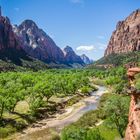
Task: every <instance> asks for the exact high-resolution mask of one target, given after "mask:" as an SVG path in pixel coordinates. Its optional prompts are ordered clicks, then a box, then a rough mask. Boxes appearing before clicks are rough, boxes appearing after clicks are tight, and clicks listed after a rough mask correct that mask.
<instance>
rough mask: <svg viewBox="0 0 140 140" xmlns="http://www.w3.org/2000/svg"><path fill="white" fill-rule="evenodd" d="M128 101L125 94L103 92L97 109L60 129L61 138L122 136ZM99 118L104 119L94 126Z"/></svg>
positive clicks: (100, 139) (103, 139)
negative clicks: (101, 122)
mask: <svg viewBox="0 0 140 140" xmlns="http://www.w3.org/2000/svg"><path fill="white" fill-rule="evenodd" d="M129 101H130V98H129V97H127V96H122V95H115V94H109V93H106V94H104V95H103V96H102V97H101V99H100V103H99V107H98V109H97V110H93V111H89V112H87V113H85V114H84V115H83V116H82V117H81V118H80V119H79V120H78V121H77V122H75V123H73V124H71V125H69V126H67V127H65V128H64V129H63V130H62V134H61V138H62V140H69V139H70V140H71V139H72V140H75V139H79V138H81V140H82V139H83V140H92V139H95V140H113V139H115V137H119V134H120V135H121V137H122V136H123V135H124V131H125V128H126V125H127V120H128V110H129V109H128V108H129ZM101 120H104V122H103V124H101V125H99V126H96V124H97V123H98V122H100V121H101ZM116 122H118V123H116ZM82 132H83V133H82Z"/></svg>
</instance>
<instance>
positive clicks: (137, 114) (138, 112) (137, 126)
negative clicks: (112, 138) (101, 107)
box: [125, 67, 140, 140]
mask: <svg viewBox="0 0 140 140" xmlns="http://www.w3.org/2000/svg"><path fill="white" fill-rule="evenodd" d="M138 73H140V68H138V67H134V68H129V69H128V71H127V76H128V79H129V84H130V87H131V93H130V96H131V102H130V109H129V119H128V122H129V123H128V125H127V129H126V133H125V140H139V139H140V91H139V90H137V89H135V82H134V81H135V75H136V74H138Z"/></svg>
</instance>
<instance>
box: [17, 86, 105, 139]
mask: <svg viewBox="0 0 140 140" xmlns="http://www.w3.org/2000/svg"><path fill="white" fill-rule="evenodd" d="M105 91H106V88H105V87H104V86H99V87H98V90H97V91H94V92H92V93H91V96H90V97H88V98H85V99H83V100H81V101H79V102H81V103H84V104H85V106H83V107H82V108H80V109H77V111H75V112H74V113H71V114H69V115H68V116H67V117H64V118H63V119H55V120H54V121H52V120H51V121H50V122H49V121H48V123H47V125H48V128H43V129H42V130H38V131H35V132H32V133H27V132H25V134H23V135H22V136H21V137H20V138H17V140H19V139H20V140H49V133H50V132H49V128H53V129H55V131H57V132H60V131H61V130H62V129H63V128H64V127H65V126H67V125H69V124H71V123H73V122H76V121H77V120H78V119H79V118H80V117H81V116H82V115H83V114H84V113H86V112H88V111H90V110H95V109H97V106H98V103H99V99H100V96H101V95H102V94H103V93H105ZM62 115H63V114H62Z"/></svg>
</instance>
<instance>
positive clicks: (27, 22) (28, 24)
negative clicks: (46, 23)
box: [20, 19, 38, 28]
mask: <svg viewBox="0 0 140 140" xmlns="http://www.w3.org/2000/svg"><path fill="white" fill-rule="evenodd" d="M20 26H24V27H26V28H30V27H35V28H38V27H37V25H36V23H35V22H34V21H33V20H30V19H27V20H24V21H23V22H22V23H21V24H20Z"/></svg>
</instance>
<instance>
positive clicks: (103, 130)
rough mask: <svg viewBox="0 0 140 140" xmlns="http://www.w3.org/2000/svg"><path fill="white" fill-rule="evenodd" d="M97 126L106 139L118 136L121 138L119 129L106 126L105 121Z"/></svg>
mask: <svg viewBox="0 0 140 140" xmlns="http://www.w3.org/2000/svg"><path fill="white" fill-rule="evenodd" d="M97 128H98V129H99V131H100V134H101V136H102V137H103V138H104V139H105V140H115V139H116V138H117V139H120V136H119V134H118V132H117V130H116V129H110V128H108V127H106V126H105V124H104V123H102V124H101V125H99V126H98V127H97Z"/></svg>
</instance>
